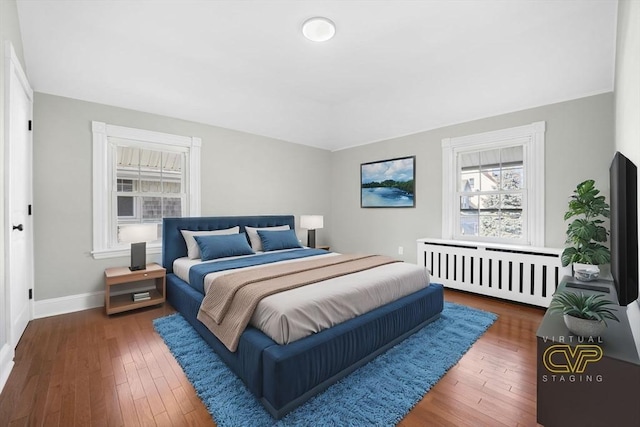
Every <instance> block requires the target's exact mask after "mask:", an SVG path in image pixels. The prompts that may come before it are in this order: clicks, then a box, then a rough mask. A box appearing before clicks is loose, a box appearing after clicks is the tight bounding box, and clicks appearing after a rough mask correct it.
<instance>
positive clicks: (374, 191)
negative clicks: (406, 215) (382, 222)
mask: <svg viewBox="0 0 640 427" xmlns="http://www.w3.org/2000/svg"><path fill="white" fill-rule="evenodd" d="M415 163H416V158H415V156H412V157H403V158H399V159H390V160H383V161H378V162H370V163H363V164H361V165H360V183H361V184H360V206H361V207H363V208H412V207H414V206H415Z"/></svg>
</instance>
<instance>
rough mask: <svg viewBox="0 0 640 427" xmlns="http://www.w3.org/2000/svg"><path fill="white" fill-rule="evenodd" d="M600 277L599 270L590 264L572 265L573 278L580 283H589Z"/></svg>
mask: <svg viewBox="0 0 640 427" xmlns="http://www.w3.org/2000/svg"><path fill="white" fill-rule="evenodd" d="M598 276H600V268H599V267H598V266H597V265H592V264H578V263H574V264H573V277H575V278H576V279H577V280H580V281H581V282H591V281H592V280H596V279H597V278H598Z"/></svg>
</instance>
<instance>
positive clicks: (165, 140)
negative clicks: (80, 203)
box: [91, 121, 202, 259]
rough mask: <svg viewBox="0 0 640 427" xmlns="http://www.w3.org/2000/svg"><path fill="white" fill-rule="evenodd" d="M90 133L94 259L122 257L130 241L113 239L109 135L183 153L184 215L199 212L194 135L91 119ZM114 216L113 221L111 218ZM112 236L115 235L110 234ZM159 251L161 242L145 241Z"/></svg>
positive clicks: (112, 169)
mask: <svg viewBox="0 0 640 427" xmlns="http://www.w3.org/2000/svg"><path fill="white" fill-rule="evenodd" d="M91 129H92V133H93V250H92V251H91V254H92V256H93V258H94V259H103V258H115V257H124V256H128V255H129V254H130V245H124V244H119V243H117V231H116V230H113V229H112V227H113V224H114V223H115V224H117V215H118V213H117V205H116V204H117V198H116V197H114V196H113V194H114V192H113V188H112V187H113V183H114V182H115V180H116V168H115V158H114V156H115V154H114V152H113V151H114V150H111V149H110V148H109V145H110V143H109V138H117V139H122V140H128V141H130V142H131V144H132V145H135V146H139V147H141V148H142V147H145V148H150V147H151V148H153V147H154V146H155V147H156V149H159V150H163V149H164V150H170V151H171V150H176V151H183V152H185V153H186V157H187V159H186V162H185V163H186V168H187V171H185V172H186V173H185V186H186V191H185V193H186V195H187V201H186V203H185V215H186V216H200V206H201V204H200V191H201V190H200V189H201V187H200V152H201V146H202V140H201V139H200V138H198V137H187V136H179V135H172V134H167V133H161V132H154V131H148V130H143V129H136V128H129V127H124V126H117V125H110V124H106V123H104V122H97V121H92V122H91ZM114 219H115V222H114ZM114 236H115V237H114ZM161 252H162V243H161V242H152V243H148V244H147V253H148V254H159V253H161Z"/></svg>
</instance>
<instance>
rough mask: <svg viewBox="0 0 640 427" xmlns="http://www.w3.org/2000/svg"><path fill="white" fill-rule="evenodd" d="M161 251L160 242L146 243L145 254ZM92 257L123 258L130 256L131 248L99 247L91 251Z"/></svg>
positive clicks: (159, 252) (155, 253)
mask: <svg viewBox="0 0 640 427" xmlns="http://www.w3.org/2000/svg"><path fill="white" fill-rule="evenodd" d="M161 253H162V244H160V243H154V244H150V245H147V255H157V254H161ZM91 255H92V256H93V259H107V258H125V257H130V256H131V248H114V249H100V250H95V251H91Z"/></svg>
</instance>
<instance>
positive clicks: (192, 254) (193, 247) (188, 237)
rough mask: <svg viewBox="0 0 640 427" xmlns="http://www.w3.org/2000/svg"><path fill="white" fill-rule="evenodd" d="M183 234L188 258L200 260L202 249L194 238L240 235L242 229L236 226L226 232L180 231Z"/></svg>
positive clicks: (226, 229) (225, 230)
mask: <svg viewBox="0 0 640 427" xmlns="http://www.w3.org/2000/svg"><path fill="white" fill-rule="evenodd" d="M180 232H181V233H182V237H184V242H185V243H186V244H187V256H188V257H189V259H198V258H200V247H199V246H198V242H196V239H194V238H193V236H216V235H218V236H219V235H223V234H238V233H240V227H239V226H235V227H231V228H225V229H224V230H211V231H191V230H180Z"/></svg>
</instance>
